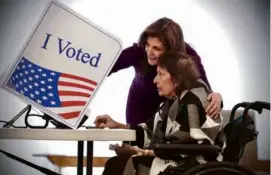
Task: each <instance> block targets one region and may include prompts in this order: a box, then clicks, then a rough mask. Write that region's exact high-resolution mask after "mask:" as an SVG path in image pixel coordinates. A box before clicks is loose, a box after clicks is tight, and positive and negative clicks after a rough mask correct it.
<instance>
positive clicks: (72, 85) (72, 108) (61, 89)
mask: <svg viewBox="0 0 271 175" xmlns="http://www.w3.org/2000/svg"><path fill="white" fill-rule="evenodd" d="M9 83H11V84H12V86H13V87H14V89H15V90H16V91H17V92H19V93H21V94H23V95H24V96H25V97H28V98H29V99H31V100H32V101H35V102H37V103H39V104H40V105H41V106H43V107H44V108H46V109H48V110H50V111H52V112H53V113H55V114H57V115H59V116H61V117H63V118H64V119H72V118H76V117H78V116H79V114H80V113H81V111H82V110H83V109H84V106H85V105H86V103H87V101H88V100H89V99H90V97H91V95H92V93H93V91H94V89H95V87H96V86H97V82H95V81H93V80H90V79H87V78H83V77H79V76H75V75H71V74H65V73H61V72H56V71H53V70H49V69H46V68H44V67H41V66H39V65H36V64H34V63H32V62H31V61H29V60H27V59H26V58H25V57H23V58H22V59H21V61H20V63H19V64H18V65H17V67H16V70H15V71H14V73H13V74H12V76H11V77H10V79H9Z"/></svg>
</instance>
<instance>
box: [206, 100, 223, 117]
mask: <svg viewBox="0 0 271 175" xmlns="http://www.w3.org/2000/svg"><path fill="white" fill-rule="evenodd" d="M219 112H220V101H219V100H217V99H216V98H211V102H210V104H209V105H208V107H207V108H206V113H207V114H208V115H209V116H210V117H212V118H214V119H215V118H216V117H217V116H218V114H219Z"/></svg>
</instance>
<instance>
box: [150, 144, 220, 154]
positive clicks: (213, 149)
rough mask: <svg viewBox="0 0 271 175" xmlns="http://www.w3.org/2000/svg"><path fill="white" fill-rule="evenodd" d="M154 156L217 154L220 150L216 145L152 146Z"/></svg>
mask: <svg viewBox="0 0 271 175" xmlns="http://www.w3.org/2000/svg"><path fill="white" fill-rule="evenodd" d="M153 151H154V154H159V155H161V154H163V155H169V154H170V155H176V154H193V155H198V154H217V153H219V152H220V151H221V148H220V147H219V146H216V145H199V144H172V143H169V144H155V145H153Z"/></svg>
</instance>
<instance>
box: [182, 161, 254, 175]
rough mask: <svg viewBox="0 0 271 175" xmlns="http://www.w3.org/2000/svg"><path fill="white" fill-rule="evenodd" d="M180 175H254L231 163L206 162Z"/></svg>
mask: <svg viewBox="0 0 271 175" xmlns="http://www.w3.org/2000/svg"><path fill="white" fill-rule="evenodd" d="M182 175H256V174H255V173H254V172H252V171H250V170H248V169H245V168H244V167H242V166H240V165H238V164H236V163H231V162H208V163H206V164H201V165H197V166H194V167H192V168H189V169H188V170H186V171H185V172H184V173H182Z"/></svg>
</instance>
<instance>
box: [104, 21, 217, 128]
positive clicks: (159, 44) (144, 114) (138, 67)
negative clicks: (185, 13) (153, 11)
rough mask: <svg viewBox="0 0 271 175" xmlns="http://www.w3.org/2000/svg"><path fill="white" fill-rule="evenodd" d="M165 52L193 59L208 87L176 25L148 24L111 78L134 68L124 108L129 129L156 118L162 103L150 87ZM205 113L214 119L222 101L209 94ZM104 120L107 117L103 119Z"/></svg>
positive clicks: (121, 58) (192, 53)
mask: <svg viewBox="0 0 271 175" xmlns="http://www.w3.org/2000/svg"><path fill="white" fill-rule="evenodd" d="M168 50H177V51H179V52H183V53H186V54H187V55H189V56H191V57H193V58H194V60H195V62H196V66H197V69H198V70H199V73H200V78H201V79H202V80H203V81H204V82H205V83H206V84H207V85H208V86H209V88H210V89H211V87H210V84H209V81H208V79H207V77H206V73H205V70H204V67H203V65H202V63H201V60H200V57H199V55H198V54H197V52H196V51H195V50H194V49H193V48H191V46H189V45H188V44H187V43H185V41H184V37H183V32H182V29H181V27H180V26H179V24H177V23H176V22H174V21H173V20H171V19H169V18H165V17H164V18H161V19H158V20H157V21H155V22H153V23H152V24H150V25H149V26H148V27H147V28H146V29H145V30H144V31H143V32H142V34H141V35H140V38H139V41H138V44H134V45H133V46H131V47H128V48H126V49H124V50H123V51H122V53H121V54H120V56H119V58H118V60H117V61H116V63H115V65H114V66H113V68H112V70H111V72H110V74H112V73H114V72H117V71H119V70H121V69H125V68H128V67H130V66H133V67H134V68H135V77H134V79H133V82H132V84H131V86H130V90H129V95H128V99H127V105H126V122H127V123H128V124H129V125H131V126H136V125H138V124H139V123H143V122H146V121H147V120H148V119H150V118H151V117H153V116H154V115H155V112H156V111H157V110H158V107H159V104H160V103H161V102H163V101H164V99H165V98H164V97H160V96H159V95H158V92H157V88H156V86H155V84H154V83H153V80H154V77H155V75H156V68H157V61H158V59H159V57H160V56H161V55H162V54H163V53H164V52H165V51H168ZM208 99H209V100H210V104H209V106H208V107H207V108H206V112H207V114H208V115H210V116H211V117H216V116H217V114H218V113H219V112H220V110H221V102H222V97H221V95H220V94H219V93H214V92H212V93H210V94H209V96H208ZM102 116H107V115H102Z"/></svg>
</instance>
